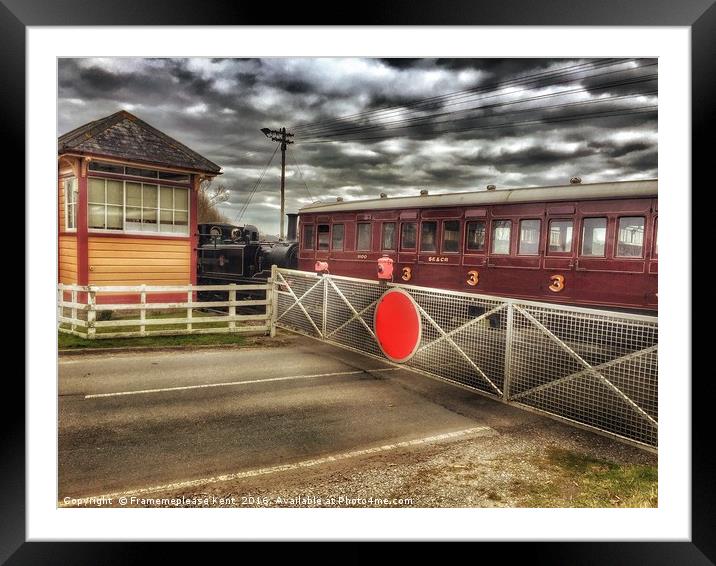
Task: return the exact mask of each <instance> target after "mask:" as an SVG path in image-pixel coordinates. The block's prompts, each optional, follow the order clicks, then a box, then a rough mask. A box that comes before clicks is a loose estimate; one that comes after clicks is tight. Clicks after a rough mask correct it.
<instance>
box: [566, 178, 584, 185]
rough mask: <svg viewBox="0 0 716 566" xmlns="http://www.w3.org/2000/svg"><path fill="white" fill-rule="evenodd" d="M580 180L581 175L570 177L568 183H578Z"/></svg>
mask: <svg viewBox="0 0 716 566" xmlns="http://www.w3.org/2000/svg"><path fill="white" fill-rule="evenodd" d="M581 182H582V178H581V177H572V178H571V179H570V180H569V184H570V185H579V183H581Z"/></svg>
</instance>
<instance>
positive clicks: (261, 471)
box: [58, 426, 492, 507]
mask: <svg viewBox="0 0 716 566" xmlns="http://www.w3.org/2000/svg"><path fill="white" fill-rule="evenodd" d="M488 430H492V429H491V428H490V427H488V426H476V427H473V428H466V429H463V430H456V431H454V432H446V433H443V434H436V435H434V436H425V437H423V438H417V439H415V440H406V441H404V442H396V443H395V444H384V445H383V446H377V447H375V448H364V449H361V450H353V451H352V452H343V453H341V454H335V455H333V456H324V457H323V458H316V459H314V460H303V461H302V462H296V463H295V464H284V465H281V466H271V467H269V468H258V469H256V470H248V471H245V472H237V473H234V474H223V475H220V476H213V477H210V478H201V479H197V480H189V481H182V482H175V483H167V484H164V485H154V486H151V487H143V488H140V489H133V490H130V491H118V492H115V493H109V494H105V495H97V496H89V497H73V498H72V499H75V500H78V499H79V500H86V501H92V500H99V499H100V498H104V499H105V500H106V499H112V500H115V499H119V498H120V497H127V498H130V497H137V496H141V495H147V494H150V493H155V492H157V491H171V490H179V489H186V488H190V487H198V486H205V485H210V484H213V483H219V482H225V481H233V480H239V479H244V478H253V477H256V476H265V475H269V474H275V473H278V472H286V471H290V470H297V469H299V468H311V467H315V466H320V465H321V464H327V463H329V462H336V461H338V460H347V459H349V458H357V457H359V456H366V455H368V454H375V453H377V452H387V451H389V450H395V449H397V448H407V447H409V446H417V445H420V444H428V443H430V442H440V441H443V440H452V439H455V438H460V437H464V436H468V435H470V434H476V433H478V432H485V431H488ZM58 506H59V507H72V506H73V505H66V504H64V503H63V502H62V501H59V502H58Z"/></svg>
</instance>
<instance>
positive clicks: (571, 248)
mask: <svg viewBox="0 0 716 566" xmlns="http://www.w3.org/2000/svg"><path fill="white" fill-rule="evenodd" d="M552 222H571V223H572V238H571V239H570V242H569V251H568V252H564V251H559V252H555V251H552V250H550V249H549V248H550V238H551V234H552V232H551V228H552ZM576 225H577V222H576V220H575V219H574V218H564V217H554V218H548V219H547V234H546V240H547V241H546V242H545V255H548V256H552V257H571V256H572V255H573V254H574V242H575V237H574V236H575V234H576V232H575V229H574V228H575V226H576Z"/></svg>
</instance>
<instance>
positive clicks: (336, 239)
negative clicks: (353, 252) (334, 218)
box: [331, 224, 344, 252]
mask: <svg viewBox="0 0 716 566" xmlns="http://www.w3.org/2000/svg"><path fill="white" fill-rule="evenodd" d="M343 232H344V229H343V224H334V225H333V237H332V238H331V249H333V250H336V251H338V252H340V251H343Z"/></svg>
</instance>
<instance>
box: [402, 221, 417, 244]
mask: <svg viewBox="0 0 716 566" xmlns="http://www.w3.org/2000/svg"><path fill="white" fill-rule="evenodd" d="M417 235H418V229H417V226H416V224H415V222H406V223H405V224H403V225H401V228H400V249H402V250H414V249H415V241H416V240H417Z"/></svg>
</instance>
